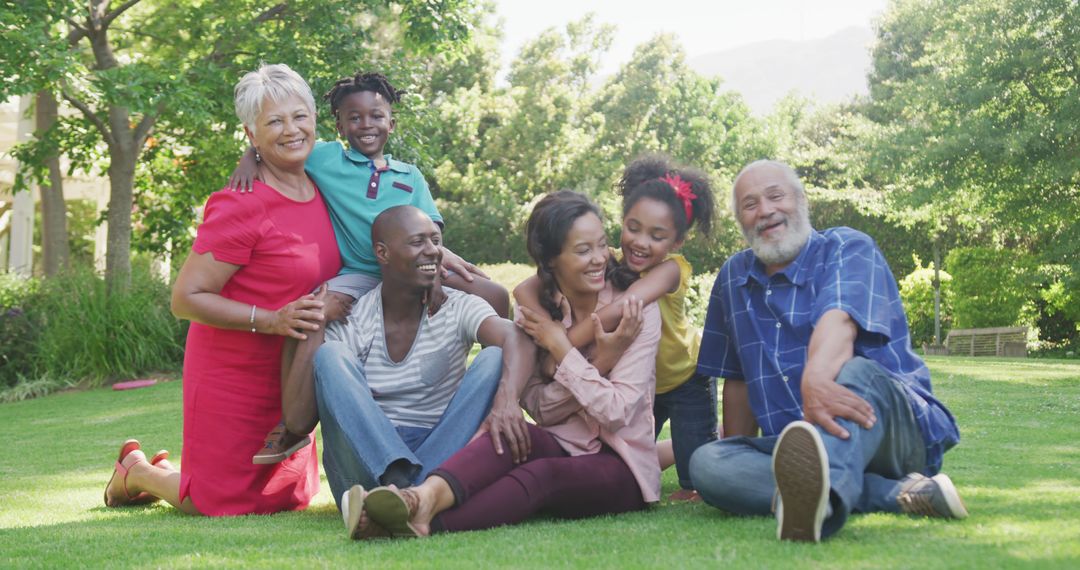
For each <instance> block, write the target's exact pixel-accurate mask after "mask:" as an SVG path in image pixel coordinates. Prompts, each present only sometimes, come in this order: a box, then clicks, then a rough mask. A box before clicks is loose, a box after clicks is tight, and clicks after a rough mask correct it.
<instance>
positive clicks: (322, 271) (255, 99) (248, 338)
mask: <svg viewBox="0 0 1080 570" xmlns="http://www.w3.org/2000/svg"><path fill="white" fill-rule="evenodd" d="M236 114H237V116H238V117H239V118H240V120H241V121H243V123H244V130H245V132H246V133H247V136H248V138H249V139H250V141H251V144H252V145H253V146H254V147H255V149H256V151H257V152H258V154H259V156H260V159H261V160H260V165H259V169H260V174H261V176H260V178H261V180H262V181H264V182H256V183H255V188H254V192H253V193H252V194H250V195H245V196H242V197H241V196H240V195H238V194H234V193H232V192H228V191H219V192H215V193H214V194H213V195H211V196H210V199H209V200H207V202H206V208H205V213H204V220H203V223H202V225H200V226H199V230H198V236H197V237H196V238H195V243H194V245H193V246H192V252H191V254H190V255H189V256H188V258H187V261H186V262H185V263H184V266H183V268H182V269H181V270H180V274H179V276H177V278H176V284H175V285H174V287H173V299H172V305H173V313H174V314H176V316H178V317H180V318H185V319H191V321H192V323H191V329H190V331H189V332H188V337H187V347H186V351H185V354H184V447H183V459H182V462H181V469H180V470H179V471H177V470H176V469H175V468H173V467H172V465H170V464H169V462H168V460H167V459H165V457H166V456H167V453H165V452H161V453H158V454H157V455H155V456H154V457H153V458H151V459H149V460H148V459H147V458H146V456H145V455H144V454H143V452H142V451H141V450H140V449H139V443H138V442H137V441H136V440H128V441H127V442H125V444H124V445H123V447H121V450H120V456H119V458H118V460H117V462H116V468H115V471H114V472H113V476H112V478H111V479H110V480H109V484H108V486H107V487H106V489H105V504H106V505H108V506H110V507H116V506H121V505H128V504H140V503H147V502H153V501H156V500H158V499H164V500H166V501H168V502H169V503H171V504H172V505H173V506H175V507H176V508H177V509H180V510H181V511H183V512H185V513H189V514H203V515H211V516H216V515H239V514H248V513H273V512H278V511H285V510H297V509H303V508H305V507H306V506H307V505H308V502H309V501H310V500H311V497H312V496H314V495H315V494H316V493H317V492H318V490H319V464H318V458H317V455H316V451H315V446H308V447H307V448H305V449H302V450H300V451H299V452H297V453H295V454H294V455H292V456H291V457H290V458H289V459H287V460H286V461H283V462H281V463H278V464H275V465H254V464H252V462H251V450H252V449H258V448H259V446H260V445H261V444H262V442H263V439H264V436H265V435H266V432H267V431H268V430H269V429H270V428H271V427H272V426H273V425H275V424H276V423H277V421H278V419H279V418H280V416H281V382H280V374H281V366H282V364H281V362H282V358H281V357H282V347H283V345H284V342H285V340H286V338H288V337H292V338H297V339H302V338H304V336H305V335H304V333H305V331H311V330H316V329H317V328H318V327H320V326H322V325H321V324H322V322H323V321H324V314H323V306H324V303H323V300H322V296H321V294H311V291H312V290H314V289H315V288H316V287H318V285H319V284H320V283H323V282H325V281H326V280H327V279H329V278H330V277H333V276H334V275H335V274H337V271H338V269H339V268H340V266H341V260H340V257H339V255H338V249H337V244H336V242H335V241H334V233H333V230H332V229H331V226H330V217H329V214H328V213H327V209H326V205H325V204H324V203H323V199H322V196H321V195H320V194H319V190H318V188H316V187H315V185H314V183H313V182H312V181H311V179H309V178H308V177H307V175H306V174H305V173H304V161H305V160H306V159H307V157H308V154H310V153H311V150H312V148H313V146H314V142H315V100H314V98H313V97H312V95H311V89H310V88H309V87H308V85H307V83H305V82H304V80H303V79H302V78H300V76H299V75H297V74H296V72H294V71H293V70H291V69H289V68H288V67H287V66H285V65H264V66H262V67H261V68H260V69H259V70H258V71H254V72H252V73H248V74H247V75H245V76H244V77H243V78H242V79H241V80H240V82H239V83H238V84H237V85H236Z"/></svg>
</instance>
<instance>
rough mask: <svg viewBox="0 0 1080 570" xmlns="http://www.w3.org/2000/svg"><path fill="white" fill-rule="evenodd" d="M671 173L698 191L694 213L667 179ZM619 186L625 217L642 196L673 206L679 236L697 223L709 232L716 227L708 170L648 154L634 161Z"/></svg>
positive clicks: (701, 228) (693, 200)
mask: <svg viewBox="0 0 1080 570" xmlns="http://www.w3.org/2000/svg"><path fill="white" fill-rule="evenodd" d="M668 175H677V176H678V177H679V178H681V179H682V180H684V181H685V182H687V183H689V184H690V190H691V192H693V194H694V198H692V199H691V202H690V206H691V215H690V217H687V216H686V206H685V205H684V204H683V202H682V200H681V199H680V198H679V197H678V196H676V195H675V191H674V189H673V188H672V186H671V184H669V183H668V182H667V181H665V180H663V178H665V177H666V176H668ZM617 187H618V189H619V191H620V193H621V194H622V196H623V216H626V214H627V213H629V212H630V208H632V207H634V204H636V203H637V201H638V200H640V199H642V198H651V199H653V200H656V201H657V202H660V203H662V204H667V205H668V207H670V208H671V218H672V220H674V221H675V233H676V237H677V238H678V239H683V238H685V237H686V233H687V232H688V231H690V228H691V227H693V226H694V225H695V224H696V225H697V227H698V229H699V230H700V231H701V232H702V233H704V234H705V235H708V234H709V232H710V231H711V230H712V220H713V214H714V212H715V199H714V198H713V189H712V185H711V184H710V183H709V177H708V175H706V174H705V173H704V172H702V171H700V170H698V169H696V168H690V167H687V166H682V165H679V164H676V163H675V162H674V161H673V160H672V159H671V157H669V156H667V155H663V154H646V155H643V156H640V157H638V158H637V159H635V160H634V161H633V162H631V163H630V164H629V165H628V166H627V167H626V170H624V171H623V175H622V178H620V179H619V182H618V184H617Z"/></svg>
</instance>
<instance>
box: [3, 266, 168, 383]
mask: <svg viewBox="0 0 1080 570" xmlns="http://www.w3.org/2000/svg"><path fill="white" fill-rule="evenodd" d="M148 265H149V264H148V263H146V262H145V261H144V260H142V261H138V260H137V262H136V263H135V264H133V273H132V284H131V289H130V290H129V291H126V292H124V293H116V294H113V295H107V294H106V290H105V283H104V280H102V279H101V278H100V277H99V276H98V275H96V274H95V273H94V272H93V271H92V270H90V269H88V268H83V269H78V270H73V271H71V272H69V273H67V274H64V275H60V276H56V277H52V278H49V279H42V280H34V279H31V280H22V279H18V280H17V278H13V277H10V276H3V277H0V302H2V303H3V304H4V305H3V306H2V308H0V343H2V344H0V346H3V351H2V353H0V401H7V400H13V399H23V398H27V397H34V396H38V395H42V394H44V393H47V392H49V391H52V390H55V389H56V388H59V387H64V386H68V385H72V384H76V383H86V384H88V385H101V384H103V383H105V382H107V381H109V380H112V379H117V378H131V377H134V376H137V375H139V374H143V373H146V372H150V371H161V370H175V369H178V368H179V367H180V365H181V363H182V361H183V342H184V336H185V334H186V332H187V325H186V324H185V323H182V322H181V321H178V320H177V319H176V318H174V317H173V316H172V314H171V313H170V312H169V287H168V286H167V285H165V284H164V283H161V282H160V281H158V280H157V279H156V278H155V277H153V276H152V275H151V273H150V270H149V267H148Z"/></svg>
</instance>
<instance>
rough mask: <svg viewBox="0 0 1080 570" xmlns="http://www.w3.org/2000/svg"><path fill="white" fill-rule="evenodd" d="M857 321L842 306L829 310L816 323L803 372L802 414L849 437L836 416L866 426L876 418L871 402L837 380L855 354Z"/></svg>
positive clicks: (872, 423)
mask: <svg viewBox="0 0 1080 570" xmlns="http://www.w3.org/2000/svg"><path fill="white" fill-rule="evenodd" d="M856 334H858V327H857V326H856V325H855V321H853V320H852V319H851V317H850V316H849V315H848V314H847V313H846V312H844V311H842V310H840V309H830V310H828V311H826V312H825V313H824V314H823V315H821V318H820V319H818V322H817V323H816V324H815V325H814V333H813V334H811V335H810V347H809V350H808V355H807V358H806V367H805V368H803V375H802V385H801V390H802V399H803V417H805V418H806V421H808V422H810V423H813V424H817V425H819V426H821V427H822V428H824V429H825V431H827V432H829V433H831V434H832V435H835V436H836V437H839V438H841V439H847V438H848V436H849V434H848V432H847V430H845V429H844V428H843V427H841V426H840V424H838V423H836V419H835V418H838V417H840V418H845V419H848V420H851V421H853V422H855V423H857V424H859V425H861V426H863V427H864V428H866V429H870V428H871V427H873V425H874V422H876V421H877V418H876V417H874V408H873V406H871V405H870V403H869V402H867V401H866V400H864V399H862V398H860V397H859V396H857V395H856V394H855V393H854V392H852V391H851V390H848V389H847V388H845V387H844V386H841V385H839V384H837V383H836V377H837V375H839V374H840V368H841V367H843V366H844V364H845V363H846V362H847V361H849V360H851V358H852V357H853V356H854V355H855V335H856Z"/></svg>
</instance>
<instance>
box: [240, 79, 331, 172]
mask: <svg viewBox="0 0 1080 570" xmlns="http://www.w3.org/2000/svg"><path fill="white" fill-rule="evenodd" d="M245 131H247V134H248V139H249V140H250V141H251V144H252V146H254V147H255V149H256V150H258V151H259V156H260V157H261V158H262V160H264V161H266V162H267V163H269V164H270V165H272V166H275V167H277V168H281V169H286V170H287V169H295V168H301V169H303V167H304V161H305V160H307V157H308V155H309V154H311V149H312V148H314V147H315V113H314V112H312V110H311V109H310V108H309V107H308V105H307V103H306V102H304V100H303V99H301V98H300V97H297V96H293V97H289V98H288V99H286V100H284V101H281V102H277V101H274V100H273V99H270V98H267V99H264V100H263V103H262V109H260V111H259V116H258V117H256V118H255V132H252V131H251V130H249V129H247V127H245Z"/></svg>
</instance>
